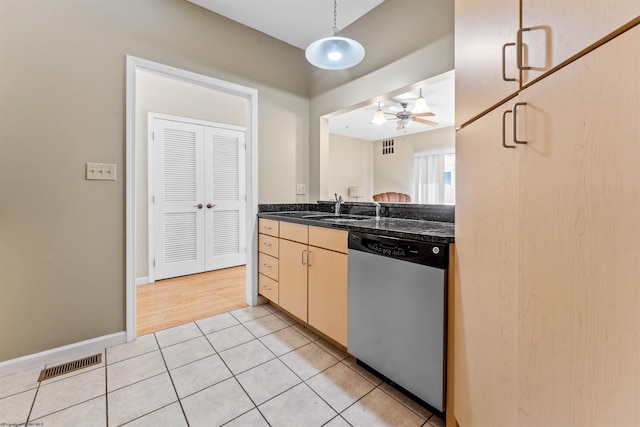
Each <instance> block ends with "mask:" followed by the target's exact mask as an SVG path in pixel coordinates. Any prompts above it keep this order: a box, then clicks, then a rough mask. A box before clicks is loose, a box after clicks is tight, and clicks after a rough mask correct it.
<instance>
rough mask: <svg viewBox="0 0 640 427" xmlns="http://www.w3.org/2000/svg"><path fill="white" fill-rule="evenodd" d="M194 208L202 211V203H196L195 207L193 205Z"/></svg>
mask: <svg viewBox="0 0 640 427" xmlns="http://www.w3.org/2000/svg"><path fill="white" fill-rule="evenodd" d="M193 207H194V208H198V209H202V203H198V204H197V205H193Z"/></svg>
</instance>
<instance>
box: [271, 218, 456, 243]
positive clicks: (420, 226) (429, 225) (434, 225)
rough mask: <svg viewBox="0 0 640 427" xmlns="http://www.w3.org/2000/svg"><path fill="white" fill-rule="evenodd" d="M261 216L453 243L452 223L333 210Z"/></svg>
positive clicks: (405, 237)
mask: <svg viewBox="0 0 640 427" xmlns="http://www.w3.org/2000/svg"><path fill="white" fill-rule="evenodd" d="M258 217H260V218H268V219H274V220H278V221H288V222H294V223H297V224H304V225H312V226H317V227H326V228H337V229H342V230H349V231H358V232H362V233H371V234H378V235H382V236H390V237H397V238H401V239H411V240H420V241H425V242H435V243H453V241H454V224H453V223H452V222H440V221H426V220H417V219H404V218H386V217H383V218H380V219H379V220H376V219H375V217H373V216H367V215H348V214H347V215H344V214H343V215H341V216H335V215H333V214H332V213H330V212H321V211H317V210H316V211H310V210H304V211H303V210H300V211H290V210H289V211H277V212H261V213H259V214H258Z"/></svg>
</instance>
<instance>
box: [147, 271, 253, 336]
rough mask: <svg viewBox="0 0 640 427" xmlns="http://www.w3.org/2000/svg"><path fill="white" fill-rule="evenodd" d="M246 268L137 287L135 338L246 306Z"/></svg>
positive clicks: (211, 272)
mask: <svg viewBox="0 0 640 427" xmlns="http://www.w3.org/2000/svg"><path fill="white" fill-rule="evenodd" d="M245 289H246V267H245V266H244V265H243V266H239V267H231V268H225V269H223V270H216V271H210V272H207V273H201V274H194V275H191V276H183V277H176V278H174V279H165V280H159V281H157V282H155V283H151V284H148V285H140V286H137V288H136V324H137V330H136V333H137V335H138V336H141V335H145V334H148V333H151V332H156V331H159V330H162V329H166V328H170V327H172V326H178V325H182V324H184V323H188V322H193V321H194V320H198V319H203V318H205V317H209V316H213V315H215V314H220V313H224V312H227V311H229V310H235V309H237V308H241V307H246V306H247V304H246V302H245V301H246V290H245Z"/></svg>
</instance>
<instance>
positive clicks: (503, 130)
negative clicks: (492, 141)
mask: <svg viewBox="0 0 640 427" xmlns="http://www.w3.org/2000/svg"><path fill="white" fill-rule="evenodd" d="M509 113H513V111H512V110H506V111H503V112H502V146H503V147H504V148H516V146H515V145H507V143H506V136H505V133H506V131H505V117H506V116H507V114H509Z"/></svg>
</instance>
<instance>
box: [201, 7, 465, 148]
mask: <svg viewBox="0 0 640 427" xmlns="http://www.w3.org/2000/svg"><path fill="white" fill-rule="evenodd" d="M188 1H189V2H191V3H194V4H196V5H199V6H202V7H204V8H206V9H209V10H211V11H213V12H215V13H217V14H219V15H222V16H225V17H227V18H229V19H232V20H234V21H236V22H239V23H241V24H243V25H246V26H248V27H251V28H253V29H256V30H258V31H260V32H262V33H265V34H268V35H270V36H272V37H274V38H276V39H278V40H281V41H283V42H285V43H288V44H290V45H292V46H295V47H298V48H300V49H302V50H305V49H306V48H307V46H308V45H309V44H311V43H312V42H313V41H315V40H317V39H320V38H324V37H329V36H331V35H333V32H332V29H331V27H332V26H333V1H331V0H188ZM383 1H384V0H338V2H337V27H338V29H339V30H342V29H344V28H345V27H347V26H348V25H349V24H351V23H353V22H354V21H356V20H358V19H359V18H361V17H362V16H363V15H365V14H366V13H367V12H369V11H370V10H371V9H373V8H375V7H376V6H378V5H379V4H381V3H382V2H383ZM365 48H366V46H365ZM327 72H331V71H327ZM420 88H422V95H423V96H424V97H425V99H426V101H427V104H428V105H429V107H430V109H431V111H432V112H433V113H434V114H435V116H434V117H429V118H428V119H429V120H431V121H435V122H437V123H438V126H429V125H424V124H421V123H417V122H413V123H411V125H410V126H407V127H406V128H405V130H402V131H398V130H396V127H397V126H396V125H395V123H394V122H393V121H388V122H387V123H384V124H382V125H375V124H372V123H370V122H371V120H372V119H373V115H374V114H375V111H376V109H377V108H378V105H377V101H381V107H382V110H383V111H385V112H391V113H395V112H399V111H401V110H402V107H401V106H400V102H403V101H406V102H408V103H409V105H408V107H407V109H408V110H411V109H412V108H413V103H414V101H415V99H417V98H418V96H419V89H420ZM453 102H454V84H453V71H451V72H448V73H445V74H443V75H440V76H436V77H433V78H431V79H429V80H426V81H424V82H418V83H416V84H414V85H412V86H411V87H408V88H399V89H398V90H397V91H395V92H394V93H392V94H382V93H381V94H380V95H379V96H377V97H376V98H375V99H371V100H363V102H362V103H360V104H359V105H357V106H354V107H353V109H352V110H351V111H347V112H343V113H341V114H339V115H333V116H331V117H330V119H329V131H330V132H331V133H334V134H339V135H345V136H350V137H353V138H359V139H365V140H370V141H378V140H381V139H387V138H393V137H398V136H401V135H407V134H413V133H419V132H425V131H429V130H433V129H438V128H442V127H447V126H453V124H454V117H453V115H454V106H453ZM387 118H393V116H390V115H387Z"/></svg>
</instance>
